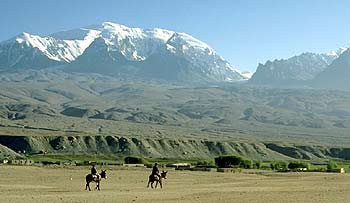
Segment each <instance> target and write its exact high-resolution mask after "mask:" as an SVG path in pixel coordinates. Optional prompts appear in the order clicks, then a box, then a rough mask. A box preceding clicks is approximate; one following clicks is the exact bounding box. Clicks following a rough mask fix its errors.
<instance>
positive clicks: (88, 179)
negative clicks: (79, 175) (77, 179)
mask: <svg viewBox="0 0 350 203" xmlns="http://www.w3.org/2000/svg"><path fill="white" fill-rule="evenodd" d="M106 178H107V174H106V170H102V171H101V173H100V174H99V175H92V174H88V175H86V177H85V180H86V185H85V190H87V189H89V191H91V188H90V183H91V182H95V183H96V188H95V189H98V190H100V182H101V180H102V179H106Z"/></svg>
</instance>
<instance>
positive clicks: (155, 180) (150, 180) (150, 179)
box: [147, 171, 168, 189]
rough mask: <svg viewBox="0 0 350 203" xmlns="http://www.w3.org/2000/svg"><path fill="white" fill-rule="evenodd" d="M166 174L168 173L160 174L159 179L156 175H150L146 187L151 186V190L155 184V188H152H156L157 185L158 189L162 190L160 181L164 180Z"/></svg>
mask: <svg viewBox="0 0 350 203" xmlns="http://www.w3.org/2000/svg"><path fill="white" fill-rule="evenodd" d="M167 173H168V171H162V172H161V173H160V178H159V177H158V176H156V175H152V174H151V175H150V176H149V178H148V184H147V187H149V185H150V184H151V188H152V189H153V183H154V182H156V186H155V187H154V188H157V186H158V183H159V185H160V188H163V181H162V179H166V174H167Z"/></svg>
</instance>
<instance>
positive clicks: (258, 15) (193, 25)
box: [0, 0, 350, 71]
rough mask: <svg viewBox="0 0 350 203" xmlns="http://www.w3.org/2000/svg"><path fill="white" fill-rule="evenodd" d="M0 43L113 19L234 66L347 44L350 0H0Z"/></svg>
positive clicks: (349, 41)
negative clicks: (191, 41)
mask: <svg viewBox="0 0 350 203" xmlns="http://www.w3.org/2000/svg"><path fill="white" fill-rule="evenodd" d="M0 8H1V12H0V25H1V31H0V41H3V40H6V39H8V38H11V37H13V36H15V35H17V34H18V33H20V32H29V33H32V34H39V35H47V34H50V33H53V32H56V31H60V30H68V29H72V28H78V27H82V26H86V25H91V24H97V23H101V22H104V21H111V22H116V23H120V24H124V25H127V26H131V27H141V28H154V27H159V28H166V29H170V30H175V31H180V32H186V33H189V34H191V35H193V36H195V37H196V38H199V39H201V40H202V41H204V42H206V43H208V44H209V45H210V46H211V47H213V48H214V49H215V50H216V51H217V52H218V53H219V54H220V55H222V56H223V57H224V58H225V59H227V60H228V61H229V62H230V63H231V64H232V65H234V66H237V67H238V68H239V69H241V70H251V71H254V70H255V69H256V67H257V65H258V63H265V62H266V61H267V60H269V59H275V58H277V59H280V58H286V57H290V56H293V55H297V54H300V53H302V52H319V53H322V52H328V51H331V50H334V49H337V48H339V47H348V46H350V26H349V22H350V12H349V8H350V1H347V0H334V1H332V0H172V1H170V0H21V1H20V0H1V1H0Z"/></svg>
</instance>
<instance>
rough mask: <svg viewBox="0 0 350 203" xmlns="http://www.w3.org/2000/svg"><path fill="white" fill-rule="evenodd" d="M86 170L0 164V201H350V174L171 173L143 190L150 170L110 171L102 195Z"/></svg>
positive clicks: (13, 202)
mask: <svg viewBox="0 0 350 203" xmlns="http://www.w3.org/2000/svg"><path fill="white" fill-rule="evenodd" d="M88 172H89V169H88V168H87V167H73V168H53V167H34V166H7V165H0V177H1V181H0V202H1V203H2V202H4V203H5V202H6V203H15V202H20V203H23V202H26V203H32V202H40V203H45V202H70V203H73V202H76V203H80V202H217V203H219V202H350V174H327V173H283V174H282V173H261V174H249V173H248V172H242V173H217V172H190V171H173V170H171V171H169V173H168V178H167V179H166V180H165V181H164V187H163V189H156V190H154V189H150V188H146V184H147V177H148V174H149V172H150V170H148V169H135V168H133V169H121V168H108V170H107V179H106V180H103V182H102V183H101V191H96V190H95V191H91V192H88V191H85V190H84V188H85V175H86V174H87V173H88Z"/></svg>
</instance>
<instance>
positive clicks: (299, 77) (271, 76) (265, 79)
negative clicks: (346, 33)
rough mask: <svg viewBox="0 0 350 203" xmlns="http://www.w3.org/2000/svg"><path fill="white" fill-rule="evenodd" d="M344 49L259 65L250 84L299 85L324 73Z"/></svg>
mask: <svg viewBox="0 0 350 203" xmlns="http://www.w3.org/2000/svg"><path fill="white" fill-rule="evenodd" d="M346 50H347V49H346V48H340V49H339V50H337V51H331V52H329V53H327V54H316V53H303V54H301V55H298V56H294V57H291V58H289V59H281V60H274V61H267V62H266V63H265V64H259V66H258V68H257V71H256V72H255V73H254V75H253V76H252V78H251V80H250V82H252V83H255V84H266V85H278V86H280V85H292V86H294V85H300V84H303V82H305V81H310V80H312V79H314V78H315V76H316V75H318V74H320V73H321V72H322V71H324V70H325V69H326V68H327V67H328V66H329V65H330V64H331V63H332V62H333V61H334V60H335V59H337V58H338V57H339V56H340V55H341V54H342V53H343V52H344V51H346Z"/></svg>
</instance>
